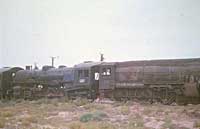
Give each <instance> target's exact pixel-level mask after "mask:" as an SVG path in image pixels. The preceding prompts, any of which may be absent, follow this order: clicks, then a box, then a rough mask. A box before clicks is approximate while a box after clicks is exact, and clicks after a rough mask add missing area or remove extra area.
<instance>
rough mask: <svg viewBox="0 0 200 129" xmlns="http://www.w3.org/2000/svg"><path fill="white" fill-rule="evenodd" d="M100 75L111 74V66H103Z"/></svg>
mask: <svg viewBox="0 0 200 129" xmlns="http://www.w3.org/2000/svg"><path fill="white" fill-rule="evenodd" d="M102 75H103V76H110V75H111V68H103V70H102Z"/></svg>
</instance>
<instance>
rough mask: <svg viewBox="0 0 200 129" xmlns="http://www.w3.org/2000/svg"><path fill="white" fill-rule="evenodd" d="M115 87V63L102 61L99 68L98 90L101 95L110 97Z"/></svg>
mask: <svg viewBox="0 0 200 129" xmlns="http://www.w3.org/2000/svg"><path fill="white" fill-rule="evenodd" d="M114 87H115V63H102V64H101V68H100V80H99V92H100V96H101V97H106V98H107V97H108V98H111V97H112V90H113V89H114Z"/></svg>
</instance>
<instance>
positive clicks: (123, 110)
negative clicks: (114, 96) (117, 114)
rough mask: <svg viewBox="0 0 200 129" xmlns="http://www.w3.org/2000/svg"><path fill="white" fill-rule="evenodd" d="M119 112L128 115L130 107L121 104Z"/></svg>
mask: <svg viewBox="0 0 200 129" xmlns="http://www.w3.org/2000/svg"><path fill="white" fill-rule="evenodd" d="M120 111H121V113H122V114H123V115H128V114H129V113H130V109H129V107H128V106H121V109H120Z"/></svg>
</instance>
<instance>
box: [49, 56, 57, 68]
mask: <svg viewBox="0 0 200 129" xmlns="http://www.w3.org/2000/svg"><path fill="white" fill-rule="evenodd" d="M50 58H51V66H52V67H54V60H55V59H56V58H57V57H55V56H52V57H50Z"/></svg>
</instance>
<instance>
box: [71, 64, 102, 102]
mask: <svg viewBox="0 0 200 129" xmlns="http://www.w3.org/2000/svg"><path fill="white" fill-rule="evenodd" d="M100 64H101V62H84V63H81V64H78V65H75V67H74V76H75V77H76V78H75V80H74V85H73V88H71V89H69V90H68V95H69V96H70V97H73V96H76V97H83V96H84V97H85V96H86V97H87V98H91V99H94V98H96V97H97V95H98V89H99V71H100V67H99V66H100Z"/></svg>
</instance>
